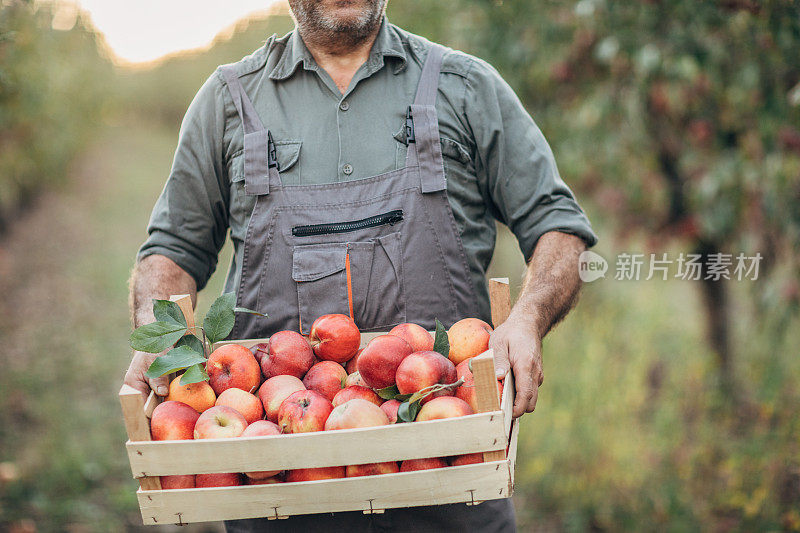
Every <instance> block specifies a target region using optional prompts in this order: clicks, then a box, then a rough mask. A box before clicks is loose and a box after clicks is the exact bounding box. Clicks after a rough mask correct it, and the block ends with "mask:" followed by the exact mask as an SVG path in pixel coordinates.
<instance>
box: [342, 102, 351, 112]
mask: <svg viewBox="0 0 800 533" xmlns="http://www.w3.org/2000/svg"><path fill="white" fill-rule="evenodd" d="M339 109H341V110H342V111H347V110H348V109H350V102H348V101H347V100H342V103H341V104H339Z"/></svg>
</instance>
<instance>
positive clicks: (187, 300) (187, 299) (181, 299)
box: [169, 294, 202, 338]
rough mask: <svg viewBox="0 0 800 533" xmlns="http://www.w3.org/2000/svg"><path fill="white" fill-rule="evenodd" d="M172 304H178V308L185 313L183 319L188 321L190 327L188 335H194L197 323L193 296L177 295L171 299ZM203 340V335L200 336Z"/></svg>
mask: <svg viewBox="0 0 800 533" xmlns="http://www.w3.org/2000/svg"><path fill="white" fill-rule="evenodd" d="M169 300H170V301H171V302H175V303H176V304H178V307H180V308H181V311H183V317H184V318H185V319H186V325H187V326H188V327H189V331H188V333H190V334H194V333H195V331H194V328H195V321H194V306H193V305H192V296H191V295H190V294H175V295H173V296H170V297H169ZM200 338H202V335H200Z"/></svg>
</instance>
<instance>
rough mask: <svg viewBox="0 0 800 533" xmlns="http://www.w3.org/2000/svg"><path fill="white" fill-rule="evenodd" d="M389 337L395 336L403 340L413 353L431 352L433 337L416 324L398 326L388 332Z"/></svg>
mask: <svg viewBox="0 0 800 533" xmlns="http://www.w3.org/2000/svg"><path fill="white" fill-rule="evenodd" d="M389 335H396V336H398V337H400V338H401V339H403V340H405V341H406V342H407V343H408V344H410V345H411V349H412V350H414V351H415V352H425V351H430V350H433V336H432V335H431V334H430V333H428V332H427V330H426V329H425V328H423V327H422V326H419V325H417V324H411V323H405V324H398V325H396V326H395V327H393V328H392V329H391V330H390V331H389Z"/></svg>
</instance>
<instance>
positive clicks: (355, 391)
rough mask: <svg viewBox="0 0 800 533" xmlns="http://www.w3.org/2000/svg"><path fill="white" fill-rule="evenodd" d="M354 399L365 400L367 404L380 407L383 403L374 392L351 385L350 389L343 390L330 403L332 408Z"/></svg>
mask: <svg viewBox="0 0 800 533" xmlns="http://www.w3.org/2000/svg"><path fill="white" fill-rule="evenodd" d="M355 398H361V399H362V400H367V401H368V402H372V403H374V404H375V405H377V406H380V405H381V404H382V403H383V400H382V399H381V397H380V396H378V395H377V394H375V391H374V390H372V389H368V388H367V387H362V386H360V385H353V386H351V387H345V388H343V389H342V390H340V391H339V392H337V393H336V396H334V397H333V402H331V403H332V404H333V406H334V407H338V406H340V405H342V404H343V403H345V402H347V401H350V400H353V399H355Z"/></svg>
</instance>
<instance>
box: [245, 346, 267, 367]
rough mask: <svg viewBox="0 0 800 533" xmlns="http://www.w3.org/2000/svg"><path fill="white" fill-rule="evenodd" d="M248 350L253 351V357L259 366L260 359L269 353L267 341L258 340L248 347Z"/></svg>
mask: <svg viewBox="0 0 800 533" xmlns="http://www.w3.org/2000/svg"><path fill="white" fill-rule="evenodd" d="M250 351H251V352H253V357H255V358H256V361H258V366H259V367H260V366H261V360H262V359H264V357H265V356H266V355H267V354H268V353H269V341H267V342H259V343H258V344H256V345H255V346H253V347H252V348H250Z"/></svg>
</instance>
